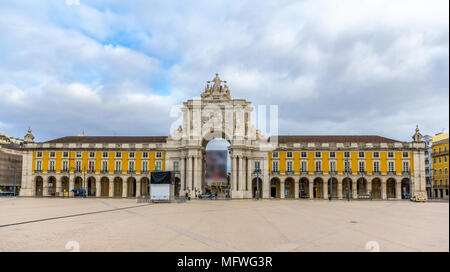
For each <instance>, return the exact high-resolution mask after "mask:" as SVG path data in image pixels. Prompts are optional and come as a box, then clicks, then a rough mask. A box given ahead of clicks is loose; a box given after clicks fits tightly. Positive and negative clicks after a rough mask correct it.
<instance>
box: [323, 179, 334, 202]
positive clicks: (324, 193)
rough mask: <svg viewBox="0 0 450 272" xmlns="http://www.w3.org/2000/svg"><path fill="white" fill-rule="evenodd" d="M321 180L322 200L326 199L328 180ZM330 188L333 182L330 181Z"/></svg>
mask: <svg viewBox="0 0 450 272" xmlns="http://www.w3.org/2000/svg"><path fill="white" fill-rule="evenodd" d="M322 180H323V199H328V182H329V181H330V180H329V179H326V180H324V179H322ZM331 186H333V181H332V180H331Z"/></svg>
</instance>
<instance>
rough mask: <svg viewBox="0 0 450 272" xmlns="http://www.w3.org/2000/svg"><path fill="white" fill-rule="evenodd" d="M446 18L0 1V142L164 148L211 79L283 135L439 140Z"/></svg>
mask: <svg viewBox="0 0 450 272" xmlns="http://www.w3.org/2000/svg"><path fill="white" fill-rule="evenodd" d="M180 3H182V4H183V5H180ZM448 5H449V2H448V1H447V0H435V1H430V0H427V1H425V0H423V1H413V0H405V1H402V0H398V1H391V0H386V1H383V0H377V1H374V0H370V1H369V0H368V1H362V0H354V1H331V0H330V1H320V0H313V1H188V2H185V1H148V0H145V1H121V0H117V1H96V0H90V1H86V0H51V1H50V0H49V1H43V0H42V1H34V0H33V1H31V0H30V1H1V2H0V37H1V43H0V51H1V54H0V132H3V133H6V134H8V135H11V136H14V137H23V135H25V133H26V129H27V128H28V126H31V128H32V130H33V134H34V135H35V137H36V140H38V141H45V140H48V139H52V138H57V137H62V136H67V135H76V134H78V133H79V132H81V131H82V130H84V131H85V133H86V134H87V135H168V133H169V128H170V124H171V123H172V121H173V120H174V118H171V117H170V115H169V112H170V109H171V107H172V106H173V105H177V104H181V103H182V102H183V101H185V100H187V99H191V98H193V97H198V96H199V95H200V93H201V92H202V91H203V89H204V87H205V83H206V81H207V80H211V79H212V78H213V77H214V74H215V73H216V72H217V73H219V74H220V76H221V78H222V79H223V80H227V81H228V85H229V87H230V92H231V95H232V97H233V98H245V99H247V100H249V101H252V102H253V104H254V105H255V106H257V105H278V106H279V110H278V111H279V113H278V114H279V132H280V134H302V135H303V134H378V135H383V136H386V137H391V138H395V139H398V140H402V141H410V140H411V135H412V134H413V133H414V128H415V126H416V124H418V125H419V126H420V128H421V131H422V133H423V134H434V133H437V132H440V131H442V130H444V131H446V132H448V123H449V24H448V21H449V6H448Z"/></svg>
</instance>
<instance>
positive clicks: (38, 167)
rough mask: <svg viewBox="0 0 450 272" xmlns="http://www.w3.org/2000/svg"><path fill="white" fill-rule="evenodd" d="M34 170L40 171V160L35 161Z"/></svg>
mask: <svg viewBox="0 0 450 272" xmlns="http://www.w3.org/2000/svg"><path fill="white" fill-rule="evenodd" d="M36 171H42V161H36Z"/></svg>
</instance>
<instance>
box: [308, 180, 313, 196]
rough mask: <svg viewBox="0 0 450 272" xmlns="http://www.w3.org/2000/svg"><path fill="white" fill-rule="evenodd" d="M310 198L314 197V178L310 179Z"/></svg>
mask: <svg viewBox="0 0 450 272" xmlns="http://www.w3.org/2000/svg"><path fill="white" fill-rule="evenodd" d="M308 182H309V184H308V190H309V199H314V180H308Z"/></svg>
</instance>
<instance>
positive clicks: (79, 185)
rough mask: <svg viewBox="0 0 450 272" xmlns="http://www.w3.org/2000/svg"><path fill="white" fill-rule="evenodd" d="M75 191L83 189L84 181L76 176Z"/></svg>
mask: <svg viewBox="0 0 450 272" xmlns="http://www.w3.org/2000/svg"><path fill="white" fill-rule="evenodd" d="M73 187H74V189H77V190H80V189H82V188H83V179H82V178H81V177H80V176H76V177H75V179H74V186H73Z"/></svg>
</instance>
